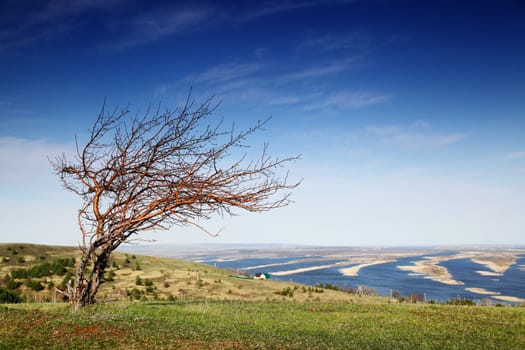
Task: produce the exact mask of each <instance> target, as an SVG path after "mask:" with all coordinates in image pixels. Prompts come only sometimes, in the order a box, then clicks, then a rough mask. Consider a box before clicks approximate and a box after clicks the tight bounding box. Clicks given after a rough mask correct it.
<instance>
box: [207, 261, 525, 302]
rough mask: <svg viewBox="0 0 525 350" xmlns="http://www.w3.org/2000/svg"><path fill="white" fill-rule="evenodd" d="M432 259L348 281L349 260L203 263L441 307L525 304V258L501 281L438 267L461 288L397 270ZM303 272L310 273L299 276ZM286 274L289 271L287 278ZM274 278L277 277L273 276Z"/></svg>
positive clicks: (464, 264)
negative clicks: (453, 302) (458, 301)
mask: <svg viewBox="0 0 525 350" xmlns="http://www.w3.org/2000/svg"><path fill="white" fill-rule="evenodd" d="M456 253H458V252H456V251H448V252H446V253H443V252H441V253H439V254H435V255H434V256H439V255H442V254H456ZM428 257H429V255H428V254H427V255H424V256H423V255H421V256H411V257H401V258H398V259H397V260H396V261H393V262H387V263H382V264H377V265H371V266H365V267H362V268H361V269H360V270H359V273H358V275H357V276H346V275H344V274H343V273H342V272H341V271H340V270H341V268H346V267H351V266H355V265H356V264H353V265H352V264H351V263H348V260H347V259H343V258H341V259H337V258H327V257H323V256H312V255H308V256H301V255H299V256H297V255H296V256H286V257H268V258H261V257H257V258H241V259H227V260H225V259H221V258H219V257H214V256H208V257H206V258H205V259H201V262H204V263H206V264H209V265H214V266H217V267H221V268H228V269H232V270H236V271H239V272H245V273H249V274H250V275H254V274H255V273H269V274H270V276H271V278H272V279H275V280H281V281H292V282H298V283H302V284H306V285H311V286H315V285H316V284H318V283H322V284H327V283H329V284H332V285H338V286H339V287H343V288H345V287H347V288H357V287H358V286H359V285H365V286H367V287H370V288H374V289H375V290H376V291H377V293H378V294H379V295H385V296H387V295H390V293H392V292H394V293H395V292H396V291H397V292H399V293H401V295H404V296H408V295H409V294H410V293H413V294H418V295H424V296H425V297H426V300H434V301H439V302H445V301H447V300H450V299H453V298H462V299H463V298H467V299H473V300H476V301H481V300H482V299H491V300H492V301H493V302H502V301H504V299H498V297H504V298H505V297H510V299H511V300H506V301H512V300H514V301H517V302H522V301H521V300H523V301H525V254H521V255H517V259H516V262H515V263H514V264H512V265H511V266H510V267H509V268H508V269H507V270H506V271H505V272H504V273H503V274H502V275H500V276H495V275H490V274H487V275H483V274H480V273H479V272H478V271H487V267H486V266H484V265H481V264H478V263H475V262H473V261H472V260H471V259H468V258H464V259H461V258H459V259H451V260H447V261H442V262H440V263H439V265H438V266H442V267H444V268H446V269H447V270H448V272H449V274H450V275H451V277H452V278H453V279H454V280H456V281H459V282H460V284H458V285H450V284H444V283H442V282H439V281H433V280H430V279H429V278H428V276H425V275H424V274H416V273H412V272H410V271H404V270H401V269H400V268H398V266H407V265H413V262H414V261H417V260H422V259H428ZM300 269H304V270H306V271H304V270H303V271H302V272H301V271H297V270H300ZM283 271H285V273H284V274H283V273H282V272H283ZM294 271H295V272H294ZM272 273H277V274H276V275H272ZM472 290H474V291H475V292H473V291H472ZM494 297H496V298H494ZM507 299H508V298H507Z"/></svg>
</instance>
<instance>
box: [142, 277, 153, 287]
mask: <svg viewBox="0 0 525 350" xmlns="http://www.w3.org/2000/svg"><path fill="white" fill-rule="evenodd" d="M144 285H145V286H146V287H149V286H153V281H152V280H150V279H149V278H146V280H145V281H144Z"/></svg>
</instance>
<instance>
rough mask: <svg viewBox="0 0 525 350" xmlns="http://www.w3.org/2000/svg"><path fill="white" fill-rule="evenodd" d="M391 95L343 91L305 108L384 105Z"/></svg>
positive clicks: (322, 98) (349, 107)
mask: <svg viewBox="0 0 525 350" xmlns="http://www.w3.org/2000/svg"><path fill="white" fill-rule="evenodd" d="M390 97H391V96H390V95H387V94H377V93H372V92H367V91H363V90H357V91H351V90H343V91H338V92H335V93H331V94H327V95H324V96H322V97H320V98H319V99H318V100H317V101H314V102H312V103H310V104H308V105H306V106H305V109H307V110H313V109H354V108H361V107H366V106H371V105H376V104H379V103H383V102H385V101H387V100H388V99H390Z"/></svg>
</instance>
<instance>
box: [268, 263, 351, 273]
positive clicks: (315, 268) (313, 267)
mask: <svg viewBox="0 0 525 350" xmlns="http://www.w3.org/2000/svg"><path fill="white" fill-rule="evenodd" d="M339 265H341V263H335V264H330V265H320V266H310V267H303V268H300V269H295V270H287V271H277V272H271V273H270V275H273V276H288V275H294V274H296V273H301V272H308V271H315V270H322V269H328V268H330V267H334V266H339Z"/></svg>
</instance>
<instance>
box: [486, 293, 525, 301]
mask: <svg viewBox="0 0 525 350" xmlns="http://www.w3.org/2000/svg"><path fill="white" fill-rule="evenodd" d="M492 298H494V299H498V300H503V301H510V302H512V303H525V299H523V298H518V297H511V296H507V295H495V296H493V297H492Z"/></svg>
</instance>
